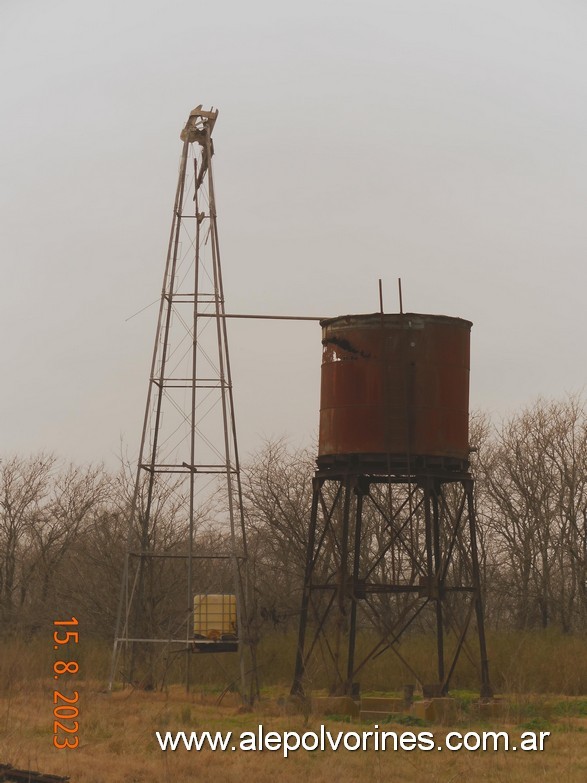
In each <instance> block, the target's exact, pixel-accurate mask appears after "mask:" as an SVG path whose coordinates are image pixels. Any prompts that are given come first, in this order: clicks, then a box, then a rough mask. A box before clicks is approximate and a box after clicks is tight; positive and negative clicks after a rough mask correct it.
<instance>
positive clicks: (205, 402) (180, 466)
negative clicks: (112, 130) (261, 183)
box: [110, 106, 254, 698]
mask: <svg viewBox="0 0 587 783" xmlns="http://www.w3.org/2000/svg"><path fill="white" fill-rule="evenodd" d="M217 115H218V112H217V111H214V110H211V111H203V110H202V107H201V106H198V107H197V108H196V109H194V111H192V112H191V114H190V115H189V118H188V121H187V123H186V125H185V127H184V129H183V130H182V132H181V140H182V141H183V148H182V153H181V160H180V166H179V177H178V183H177V191H176V196H175V202H174V207H173V219H172V224H171V234H170V238H169V247H168V252H167V259H166V264H165V273H164V278H163V286H162V292H161V302H160V307H159V317H158V321H157V329H156V336H155V346H154V350H153V358H152V364H151V372H150V378H149V384H148V394H147V404H146V410H145V418H144V426H143V432H142V437H141V444H140V450H139V458H138V465H137V471H136V481H135V484H134V493H133V498H132V506H131V512H130V522H129V539H128V551H127V556H126V561H125V568H124V576H123V582H122V588H121V594H120V602H119V611H118V618H117V625H116V632H115V640H114V649H113V657H112V672H111V682H110V686H111V687H112V683H113V680H114V679H115V678H116V677H118V676H119V672H120V670H121V668H122V669H123V670H124V674H123V677H124V678H128V679H130V680H136V679H140V678H144V680H142V681H144V682H145V683H146V684H152V683H149V680H150V678H152V677H153V670H154V662H155V661H156V660H157V657H158V653H160V652H161V651H162V650H165V654H166V655H167V656H168V658H169V657H170V656H171V657H174V656H175V655H180V654H181V653H186V656H185V658H186V667H185V671H186V686H187V687H188V688H189V684H190V668H191V666H190V661H191V660H193V658H194V656H191V655H190V652H191V651H192V650H193V649H194V646H193V597H194V594H195V593H197V592H202V593H205V592H208V591H210V592H224V591H226V586H227V585H228V586H229V590H228V591H227V592H230V593H232V594H234V595H236V604H237V617H238V623H239V644H238V649H239V669H240V671H239V675H238V677H237V678H238V679H240V687H241V691H242V695H243V698H250V696H251V694H252V689H251V692H250V693H249V695H247V688H248V686H247V678H248V671H251V670H253V669H254V667H251V666H250V665H249V663H247V662H246V661H245V656H246V655H248V654H249V653H251V654H252V646H251V644H250V637H249V634H248V630H247V609H246V591H247V583H246V557H247V549H246V535H245V528H244V518H243V509H242V493H241V481H240V465H239V455H238V447H237V436H236V426H235V414H234V403H233V391H232V379H231V370H230V359H229V352H228V338H227V330H226V320H225V317H224V316H225V308H224V289H223V282H222V271H221V264H220V249H219V242H218V227H217V219H216V203H215V195H214V182H213V176H212V157H213V154H214V145H213V141H212V131H213V128H214V124H215V122H216V118H217ZM221 582H222V585H220V583H221ZM121 653H124V656H122V655H121ZM121 659H122V660H123V661H124V665H123V666H122V667H121Z"/></svg>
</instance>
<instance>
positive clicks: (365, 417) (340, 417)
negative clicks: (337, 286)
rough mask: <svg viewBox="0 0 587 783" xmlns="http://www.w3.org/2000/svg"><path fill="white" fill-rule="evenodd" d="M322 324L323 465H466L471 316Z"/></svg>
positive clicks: (343, 319)
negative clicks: (352, 459)
mask: <svg viewBox="0 0 587 783" xmlns="http://www.w3.org/2000/svg"><path fill="white" fill-rule="evenodd" d="M320 324H321V326H322V344H323V355H322V384H321V400H320V435H319V449H318V463H319V464H328V462H329V461H333V460H334V461H340V460H341V459H343V458H347V457H348V456H349V455H357V456H358V457H359V458H362V459H363V460H364V461H371V462H374V463H377V462H381V463H382V464H383V463H385V462H387V463H388V464H389V463H390V460H391V461H392V462H393V463H394V464H398V465H407V466H408V467H410V466H414V465H417V464H419V465H426V464H428V463H432V464H434V463H435V464H438V462H440V463H442V464H446V465H447V466H448V467H462V466H464V465H466V464H468V457H469V437H468V434H469V341H470V331H471V326H472V324H471V322H470V321H465V320H463V319H462V318H452V317H449V316H444V315H423V314H418V313H403V314H390V315H381V314H380V313H375V314H371V315H346V316H340V317H337V318H329V319H325V320H323V321H321V322H320Z"/></svg>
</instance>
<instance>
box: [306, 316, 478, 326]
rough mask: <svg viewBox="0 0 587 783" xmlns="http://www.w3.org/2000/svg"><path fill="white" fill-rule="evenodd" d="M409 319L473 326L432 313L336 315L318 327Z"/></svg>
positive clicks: (465, 319)
mask: <svg viewBox="0 0 587 783" xmlns="http://www.w3.org/2000/svg"><path fill="white" fill-rule="evenodd" d="M409 318H419V319H424V320H426V321H430V322H432V323H443V322H444V323H447V324H457V323H460V324H462V325H463V326H465V325H466V326H468V327H469V329H470V328H471V327H472V326H473V322H472V321H469V320H468V319H467V318H459V317H457V316H454V315H436V314H432V313H357V314H348V315H336V316H332V317H329V318H322V319H321V320H320V326H321V327H322V328H325V327H328V326H334V325H341V326H376V325H377V324H381V321H382V320H383V323H384V324H397V323H400V322H401V321H405V320H407V319H409Z"/></svg>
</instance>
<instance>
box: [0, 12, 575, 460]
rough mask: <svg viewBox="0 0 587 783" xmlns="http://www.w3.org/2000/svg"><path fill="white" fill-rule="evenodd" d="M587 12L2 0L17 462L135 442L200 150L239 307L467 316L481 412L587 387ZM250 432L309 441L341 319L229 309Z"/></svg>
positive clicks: (6, 353)
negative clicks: (323, 366)
mask: <svg viewBox="0 0 587 783" xmlns="http://www.w3.org/2000/svg"><path fill="white" fill-rule="evenodd" d="M586 41H587V5H586V4H585V3H583V2H579V0H576V1H573V0H551V1H550V0H402V1H400V0H385V1H381V2H380V1H378V0H364V1H363V2H362V3H357V2H353V3H349V2H345V0H337V1H336V2H330V1H329V0H328V1H327V0H314V1H313V2H309V0H298V2H296V3H288V4H284V3H269V2H266V0H253V1H252V2H248V3H241V2H235V0H224V1H223V0H215V2H213V3H203V2H194V1H193V0H190V2H186V1H185V0H165V2H163V1H161V2H154V0H140V2H139V1H138V0H126V1H125V0H116V2H114V0H101V2H99V3H95V2H92V3H90V2H87V1H86V0H51V2H47V0H0V74H1V75H0V80H1V84H2V92H1V94H2V122H1V124H0V142H1V143H0V165H1V170H0V199H1V206H0V208H1V215H2V221H1V226H2V229H1V234H0V251H1V263H2V267H3V273H2V287H1V291H2V299H1V303H0V313H1V319H2V336H3V383H2V387H1V391H0V403H1V410H2V427H1V431H0V437H1V448H0V451H1V452H2V453H4V454H6V453H14V452H16V453H19V454H29V453H31V452H35V451H38V450H41V449H45V450H51V451H56V452H57V453H58V454H60V455H62V456H64V457H65V458H68V459H72V460H75V461H96V460H102V459H104V460H105V461H106V462H107V463H108V464H110V465H115V463H116V457H117V454H118V453H119V449H120V440H121V438H122V439H123V440H124V442H125V443H126V446H127V448H128V452H129V455H130V456H131V457H132V456H133V455H135V454H136V451H137V449H138V441H139V436H140V428H141V422H142V415H143V408H144V400H145V395H146V391H147V376H148V371H149V363H150V354H151V350H152V341H153V338H154V330H155V319H156V306H154V307H151V308H149V309H147V310H145V311H144V312H143V313H142V314H140V315H138V316H136V317H135V318H132V319H131V320H127V319H128V317H129V316H131V315H133V313H135V312H137V311H138V310H140V309H141V308H143V307H145V305H148V304H149V303H150V302H153V301H154V300H156V299H157V298H158V296H159V292H160V288H161V278H162V273H163V264H164V256H165V251H166V243H167V238H168V232H169V226H170V221H171V208H172V203H173V197H174V191H175V185H176V178H177V165H178V160H179V154H180V148H181V142H180V140H179V132H180V130H181V128H182V127H183V125H184V123H185V120H186V118H187V115H188V114H189V112H190V110H191V109H192V108H193V107H194V106H196V105H197V104H199V103H202V104H203V105H204V107H205V108H207V107H209V106H211V105H213V106H215V107H217V108H218V109H219V111H220V114H219V118H218V122H217V124H216V128H215V133H214V139H215V149H216V156H215V184H216V192H217V193H216V195H217V203H218V212H219V230H220V242H221V249H222V259H223V269H224V282H225V293H226V300H227V309H228V310H229V311H232V312H259V313H281V314H287V313H294V314H308V315H325V316H326V315H332V316H334V315H340V314H345V313H361V312H373V311H374V310H376V309H377V307H378V300H377V279H378V278H380V277H381V278H383V281H384V287H385V304H386V311H388V312H394V311H397V309H398V304H397V293H396V280H397V277H399V276H401V278H402V281H403V289H404V307H405V309H406V310H409V311H413V312H425V313H439V314H446V315H453V316H460V317H463V318H468V319H470V320H472V321H473V322H474V326H473V332H472V376H471V404H472V406H473V407H475V408H482V409H486V410H488V411H490V412H492V413H494V414H495V415H496V416H497V417H499V416H500V415H503V414H506V413H508V412H509V411H513V410H515V409H516V408H517V407H519V406H521V405H523V404H525V403H529V402H531V401H532V400H533V399H534V398H535V397H536V396H538V395H543V396H547V397H550V396H553V397H561V396H563V395H564V394H565V392H567V391H576V390H581V389H582V388H583V387H584V385H585V381H586V378H587V368H586V366H585V360H584V350H583V338H584V335H585V334H586V333H587V329H586V326H587V306H586V304H585V300H586V283H587V274H586V272H585V257H586V250H587V222H586V219H585V210H586V205H587V77H586V74H587V46H586V44H585V42H586ZM229 328H230V332H229V336H230V346H231V357H232V364H233V380H234V386H235V401H236V410H237V417H238V418H237V426H238V430H239V435H240V446H241V451H242V452H243V455H244V456H245V457H246V455H247V454H248V453H250V452H252V451H254V450H256V449H258V448H259V447H260V446H261V445H262V440H263V438H265V437H274V436H279V435H283V434H285V435H287V436H289V437H290V438H291V439H292V442H293V443H299V444H306V443H311V442H312V439H313V437H314V436H315V435H316V432H317V426H318V405H319V372H320V355H321V350H320V348H321V346H320V329H319V326H318V325H317V324H312V323H301V324H267V323H266V322H248V323H244V322H231V323H230V324H229Z"/></svg>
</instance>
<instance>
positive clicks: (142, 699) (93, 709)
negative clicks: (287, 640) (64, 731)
mask: <svg viewBox="0 0 587 783" xmlns="http://www.w3.org/2000/svg"><path fill="white" fill-rule="evenodd" d="M76 687H77V688H78V690H79V692H80V731H79V736H80V745H79V747H78V748H77V749H75V750H69V751H68V750H56V749H55V748H54V747H53V746H52V733H51V732H52V714H51V712H52V706H53V705H52V699H51V694H52V690H53V683H52V682H51V681H49V680H47V681H38V682H36V683H35V684H34V685H29V687H28V688H21V689H18V691H16V692H13V693H12V694H10V695H5V696H3V697H2V698H1V699H0V761H2V762H8V763H11V764H13V765H14V766H17V767H22V768H26V769H36V770H41V771H43V772H50V773H53V774H62V775H69V776H70V777H71V780H72V783H106V782H109V781H112V783H118V782H119V781H120V782H121V783H122V782H123V781H124V782H125V783H139V782H140V783H143V782H144V783H147V782H150V781H161V782H162V783H180V782H183V781H186V782H187V781H194V780H198V781H210V782H211V781H227V782H229V783H230V782H232V781H234V782H235V783H242V782H243V781H259V783H274V781H275V780H284V781H292V782H293V781H299V780H303V779H308V780H311V781H313V782H314V781H315V783H326V782H327V781H328V782H330V781H332V780H339V781H376V782H378V781H394V783H404V782H405V783H408V782H410V783H411V782H412V781H418V782H419V783H420V782H423V783H425V782H427V781H429V783H440V782H441V781H442V782H444V783H449V782H450V783H456V782H457V781H462V782H463V783H465V782H466V781H467V782H468V781H473V780H475V781H477V780H482V781H495V783H502V781H512V782H514V781H515V782H516V783H527V782H529V781H540V780H545V781H546V780H548V781H553V780H556V781H559V782H560V783H562V781H568V783H584V781H585V780H587V717H583V716H584V715H585V714H587V700H581V699H577V698H571V697H568V698H560V697H559V698H553V697H544V696H535V697H526V698H524V699H519V698H512V699H511V702H510V706H509V708H508V710H507V711H506V715H505V716H504V718H503V719H500V720H496V719H494V720H492V721H491V722H488V721H485V722H483V723H481V722H480V721H479V720H478V719H475V718H474V717H471V716H470V715H467V713H466V712H465V711H464V709H463V711H461V713H460V714H459V717H458V718H457V720H456V721H455V722H454V725H452V726H450V727H440V726H430V725H425V724H420V725H406V724H401V723H400V724H396V723H393V722H390V723H389V724H385V725H384V726H383V728H384V729H385V730H389V731H397V732H403V731H413V732H416V733H417V732H418V731H423V730H428V731H433V732H434V737H435V741H440V742H442V741H443V737H444V736H445V735H446V732H447V731H449V730H457V731H461V732H462V733H465V732H467V731H470V730H472V729H475V730H479V731H483V730H496V731H497V730H499V731H507V732H508V733H509V734H510V736H511V737H512V738H515V737H516V738H517V737H519V735H520V733H521V732H522V731H528V730H535V731H541V730H542V731H550V732H551V734H550V737H549V738H548V740H547V741H546V744H545V750H544V751H543V752H525V753H519V752H518V753H513V752H511V751H510V752H508V753H506V752H503V751H498V752H480V751H477V752H466V751H464V750H461V751H456V752H450V751H447V750H446V749H445V750H444V752H442V753H440V752H434V751H430V752H424V751H418V750H413V751H410V752H408V751H401V750H399V751H395V752H394V751H393V750H387V751H386V752H385V753H382V752H375V751H373V750H370V751H367V752H362V751H356V752H349V751H346V750H343V749H339V750H337V751H336V752H335V751H332V750H326V751H324V752H320V751H314V752H304V751H301V750H300V751H296V752H293V753H291V754H290V755H289V756H288V758H283V754H282V752H281V751H275V752H269V751H263V752H241V751H236V752H230V751H226V752H220V751H215V752H212V751H210V750H205V751H200V752H196V751H186V750H185V749H183V748H182V749H178V750H175V751H170V750H167V751H165V752H163V751H161V750H160V748H159V745H158V743H157V740H156V738H155V736H154V732H155V731H156V730H158V731H160V732H164V731H168V730H169V731H178V730H185V731H192V730H193V731H204V730H209V731H211V732H215V731H223V732H225V731H228V730H230V731H232V732H233V733H235V734H236V733H240V732H242V731H254V732H256V731H257V730H258V725H259V724H260V723H262V724H263V727H264V729H265V731H269V730H274V731H281V732H283V731H299V732H300V733H303V732H304V731H319V730H320V723H324V724H325V725H326V727H327V728H328V729H329V730H330V731H331V732H335V731H358V732H361V731H367V730H370V729H372V728H373V727H372V725H371V724H369V723H363V724H361V723H360V722H359V721H358V720H352V721H350V722H347V721H343V720H341V718H340V717H338V718H337V717H336V716H327V717H325V718H319V717H314V716H312V715H309V716H303V715H287V714H286V713H285V708H284V707H283V706H280V702H279V700H278V699H276V698H274V697H271V698H265V699H263V700H262V701H261V702H260V703H259V705H258V706H257V707H256V708H255V710H254V711H253V712H252V713H243V712H242V711H240V710H239V708H238V706H237V704H236V703H235V702H234V699H231V697H230V696H229V697H227V699H228V701H229V702H230V701H231V700H232V701H233V703H232V704H231V703H226V702H227V699H225V700H224V703H222V704H220V705H218V704H217V703H216V702H217V699H216V697H213V696H211V695H209V694H208V695H206V694H202V693H196V694H192V695H190V696H186V694H185V692H184V691H183V689H182V688H181V687H179V686H174V687H172V688H170V689H168V690H167V692H165V693H145V692H139V691H131V690H127V691H122V692H116V693H114V694H113V695H108V694H107V693H104V692H100V691H99V690H98V686H97V685H95V684H91V683H87V684H85V683H81V682H80V683H78V684H77V686H76ZM463 704H464V705H466V700H464V701H463Z"/></svg>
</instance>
